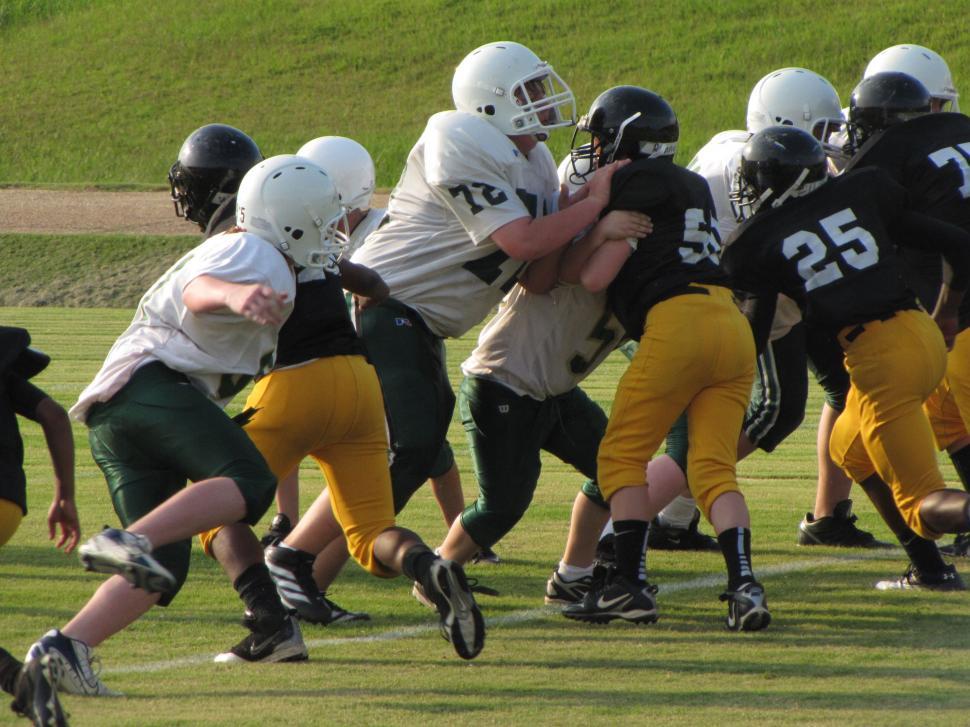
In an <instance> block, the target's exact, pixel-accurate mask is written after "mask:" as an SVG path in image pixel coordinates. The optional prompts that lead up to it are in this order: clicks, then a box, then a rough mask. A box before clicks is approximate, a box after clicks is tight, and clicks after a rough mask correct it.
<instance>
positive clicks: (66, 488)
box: [0, 326, 81, 553]
mask: <svg viewBox="0 0 970 727" xmlns="http://www.w3.org/2000/svg"><path fill="white" fill-rule="evenodd" d="M48 364H50V357H48V356H47V355H46V354H44V353H42V352H40V351H38V350H36V349H34V348H31V347H30V334H29V333H28V332H27V331H26V330H24V329H23V328H10V327H6V326H0V547H2V546H3V545H4V544H5V543H6V542H7V541H8V540H10V538H12V537H13V534H14V533H15V532H17V528H19V527H20V523H21V521H22V520H23V518H24V517H25V516H26V515H27V477H26V475H25V474H24V443H23V440H22V439H21V437H20V427H19V426H18V424H17V415H18V414H19V415H20V416H23V417H26V418H28V419H31V420H33V421H35V422H37V423H39V424H40V425H41V428H42V429H43V430H44V439H45V440H46V442H47V450H48V451H49V452H50V457H51V462H52V463H53V465H54V499H53V500H52V502H51V506H50V508H49V509H48V511H47V528H48V531H49V533H50V538H51V540H53V539H54V538H55V536H56V533H57V529H58V527H59V528H60V531H61V532H60V537H59V538H58V541H57V547H58V548H60V547H63V548H64V552H65V553H70V552H71V551H72V550H74V547H75V546H76V545H77V542H78V538H80V536H81V525H80V522H79V521H78V516H77V504H76V503H75V501H74V435H73V433H72V432H71V422H70V420H69V419H68V416H67V412H66V411H64V409H63V407H61V406H60V405H59V404H58V403H57V402H55V401H54V400H53V399H51V398H50V397H49V396H48V395H47V394H46V393H45V392H44V391H42V390H41V389H39V388H37V387H36V386H35V385H34V384H32V383H31V382H30V379H31V378H33V377H34V376H36V375H37V374H39V373H40V372H41V371H43V370H44V369H45V368H47V366H48Z"/></svg>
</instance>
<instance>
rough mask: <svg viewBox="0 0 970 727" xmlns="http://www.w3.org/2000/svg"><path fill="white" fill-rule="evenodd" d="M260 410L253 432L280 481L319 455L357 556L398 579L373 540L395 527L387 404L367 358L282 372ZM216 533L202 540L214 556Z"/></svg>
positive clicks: (262, 387)
mask: <svg viewBox="0 0 970 727" xmlns="http://www.w3.org/2000/svg"><path fill="white" fill-rule="evenodd" d="M246 407H247V408H249V407H253V408H255V409H256V410H257V411H256V413H255V414H254V415H253V418H252V419H251V420H250V421H249V423H248V424H247V425H246V433H247V434H249V436H250V437H251V438H252V440H253V442H254V443H255V444H256V447H257V448H258V449H259V451H260V452H261V453H262V455H263V457H265V459H266V462H267V464H268V465H269V468H270V470H272V472H273V474H274V475H276V478H277V480H279V479H281V478H282V477H284V476H285V475H286V474H287V473H289V472H290V471H291V470H292V469H293V468H294V467H296V466H297V465H299V464H300V462H301V461H302V460H303V458H304V457H307V456H309V457H312V458H313V459H314V460H315V461H316V463H317V464H318V465H319V467H320V471H321V472H323V475H324V477H326V480H327V484H328V485H329V487H330V499H331V502H332V503H333V510H334V515H335V516H336V518H337V521H338V522H339V523H340V526H341V527H342V528H343V530H344V534H345V535H346V536H347V547H348V549H349V550H350V554H351V555H352V556H353V557H354V559H355V560H356V561H357V562H358V563H360V564H361V565H362V566H363V567H364V568H366V569H367V570H368V571H369V572H370V573H373V574H375V575H379V576H389V575H391V574H390V573H389V572H387V571H386V570H385V569H384V568H383V567H382V566H381V565H380V563H379V562H377V561H376V560H375V558H374V552H373V551H374V547H373V546H374V539H375V538H376V537H377V536H378V535H379V534H380V533H381V532H383V531H384V530H386V529H387V528H389V527H391V526H393V525H394V502H393V498H392V496H391V477H390V471H389V469H388V455H387V452H388V443H387V428H386V424H385V419H384V400H383V398H382V396H381V388H380V384H379V383H378V380H377V373H376V372H375V371H374V367H373V366H371V365H370V364H369V363H367V361H366V359H365V358H364V357H363V356H329V357H326V358H320V359H316V360H314V361H311V362H309V363H307V364H304V365H302V366H297V367H294V368H288V369H280V370H278V371H274V372H272V373H271V374H269V375H268V376H265V377H263V378H262V379H260V380H259V381H258V382H256V385H255V386H254V387H253V391H252V393H251V394H250V395H249V398H248V399H247V400H246ZM216 532H218V531H217V530H216V531H210V532H209V533H203V535H202V536H200V538H201V539H202V543H203V545H204V546H205V547H206V552H210V550H209V543H210V542H211V540H212V538H213V537H214V536H215V533H216Z"/></svg>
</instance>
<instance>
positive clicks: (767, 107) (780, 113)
mask: <svg viewBox="0 0 970 727" xmlns="http://www.w3.org/2000/svg"><path fill="white" fill-rule="evenodd" d="M747 124H748V131H749V132H751V133H752V134H757V133H758V132H759V131H763V130H764V129H767V128H768V127H769V126H797V127H798V128H799V129H801V130H803V131H807V132H808V133H809V134H811V135H812V136H814V137H815V138H816V139H818V140H819V141H821V142H822V145H823V146H824V147H826V151H827V152H835V151H836V150H835V149H834V148H833V149H829V148H827V145H826V142H828V140H829V137H830V136H831V135H832V134H833V133H835V132H837V131H839V130H841V128H842V127H843V126H844V124H845V119H844V117H843V116H842V104H841V102H840V101H839V94H838V92H836V90H835V88H833V87H832V84H831V83H829V82H828V81H827V80H825V79H824V78H822V77H821V76H820V75H818V74H817V73H815V72H814V71H809V70H808V69H806V68H781V69H779V70H777V71H772V72H771V73H769V74H768V75H767V76H765V77H764V78H762V79H761V80H760V81H758V82H757V83H756V84H755V86H754V88H753V89H752V90H751V96H750V98H749V99H748V119H747Z"/></svg>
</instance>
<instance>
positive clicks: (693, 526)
mask: <svg viewBox="0 0 970 727" xmlns="http://www.w3.org/2000/svg"><path fill="white" fill-rule="evenodd" d="M700 519H701V511H700V510H695V511H694V517H693V518H691V521H690V524H689V525H688V526H687V527H686V528H672V527H669V526H667V525H662V524H661V523H660V519H659V518H654V519H653V520H652V521H651V522H650V530H649V531H648V532H647V547H648V548H654V549H655V550H717V551H719V550H720V549H721V546H720V545H718V543H717V540H716V539H715V538H712V537H711V536H710V535H706V534H704V533H702V532H700V531H699V530H698V529H697V525H698V523H699V522H700Z"/></svg>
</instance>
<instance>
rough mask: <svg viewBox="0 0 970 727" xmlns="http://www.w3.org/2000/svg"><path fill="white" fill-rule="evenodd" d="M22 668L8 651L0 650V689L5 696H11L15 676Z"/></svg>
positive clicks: (15, 679)
mask: <svg viewBox="0 0 970 727" xmlns="http://www.w3.org/2000/svg"><path fill="white" fill-rule="evenodd" d="M23 666H24V665H23V664H21V663H20V662H19V661H17V659H16V658H14V657H13V656H12V655H11V653H10V652H9V651H7V650H6V649H4V648H0V689H2V690H3V691H5V692H6V693H7V694H13V691H14V684H16V682H17V675H18V674H19V673H20V670H21V669H22V668H23Z"/></svg>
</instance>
